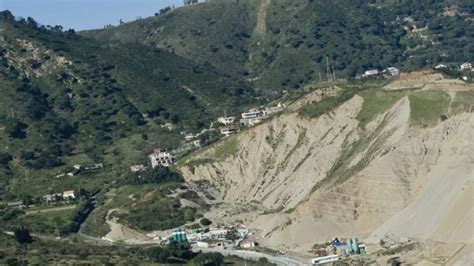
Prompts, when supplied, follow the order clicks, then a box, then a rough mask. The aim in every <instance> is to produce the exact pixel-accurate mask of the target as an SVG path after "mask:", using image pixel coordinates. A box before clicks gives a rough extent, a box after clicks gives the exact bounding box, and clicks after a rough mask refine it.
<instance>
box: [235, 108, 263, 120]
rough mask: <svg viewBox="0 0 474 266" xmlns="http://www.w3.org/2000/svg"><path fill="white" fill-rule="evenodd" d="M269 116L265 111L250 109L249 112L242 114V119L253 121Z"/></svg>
mask: <svg viewBox="0 0 474 266" xmlns="http://www.w3.org/2000/svg"><path fill="white" fill-rule="evenodd" d="M266 115H267V111H266V110H265V109H262V108H259V109H250V110H249V111H248V112H245V113H242V114H241V116H242V119H251V118H257V117H263V116H266Z"/></svg>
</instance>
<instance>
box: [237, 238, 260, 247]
mask: <svg viewBox="0 0 474 266" xmlns="http://www.w3.org/2000/svg"><path fill="white" fill-rule="evenodd" d="M255 246H257V243H255V242H254V241H250V240H247V239H245V240H242V241H240V243H239V247H241V248H253V247H255Z"/></svg>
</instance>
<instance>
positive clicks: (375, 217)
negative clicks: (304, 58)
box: [179, 71, 474, 265]
mask: <svg viewBox="0 0 474 266" xmlns="http://www.w3.org/2000/svg"><path fill="white" fill-rule="evenodd" d="M339 91H341V88H339V87H338V86H332V87H330V88H326V89H324V90H322V89H315V90H313V91H311V92H309V93H308V94H307V95H305V96H304V97H302V98H300V99H298V100H296V101H294V102H293V103H291V104H290V105H288V108H287V110H286V111H285V112H284V113H282V114H280V115H277V116H275V117H274V118H273V119H270V120H268V121H265V122H263V123H262V124H260V125H257V126H255V127H253V128H250V129H248V130H244V131H242V132H240V133H239V134H237V135H235V136H232V137H230V138H228V139H226V140H223V141H221V142H219V143H217V144H215V145H213V146H210V147H209V148H207V149H204V150H201V151H198V152H196V153H195V154H193V155H192V156H190V157H188V158H187V161H185V162H184V163H180V164H179V168H180V171H181V172H182V173H183V175H184V177H185V179H186V180H187V181H188V182H204V183H206V184H208V187H209V189H210V190H213V191H214V192H216V193H217V194H218V195H219V198H220V200H221V203H220V204H219V206H218V207H217V206H216V207H214V208H213V209H211V212H210V213H207V214H206V216H207V217H209V218H210V219H211V220H213V221H216V222H217V223H222V224H231V223H235V222H243V223H245V224H246V225H248V226H249V228H252V229H253V230H255V231H256V232H257V233H256V237H255V240H256V241H258V242H259V243H260V244H261V245H264V246H267V247H270V248H272V247H273V248H279V249H282V250H286V251H288V252H294V253H295V254H300V255H305V256H308V252H307V251H308V250H310V249H311V247H312V246H313V245H314V244H315V243H323V242H327V241H329V240H331V239H333V238H334V236H341V237H358V238H359V239H361V240H363V241H364V242H365V243H367V253H368V254H371V253H372V254H375V253H376V252H381V251H383V250H385V249H389V248H394V247H400V246H406V245H409V246H410V247H411V248H409V250H411V251H406V254H405V253H403V252H402V254H401V255H400V254H398V255H399V256H400V260H401V261H403V262H422V261H426V262H442V263H447V264H454V262H456V261H458V260H461V261H462V260H463V259H464V260H465V259H466V258H472V254H473V250H472V248H473V242H474V234H473V227H472V224H473V223H474V220H473V202H474V193H473V192H474V190H473V179H474V134H472V132H473V129H474V116H473V113H472V112H473V110H474V107H473V105H472V101H469V100H466V99H472V97H474V86H473V85H470V84H466V83H464V82H462V81H459V80H450V79H446V78H443V76H442V75H440V74H437V73H433V72H431V71H424V72H415V73H410V74H406V75H404V74H402V76H401V77H399V78H398V79H396V80H394V81H391V82H389V83H387V84H385V85H384V86H380V87H376V88H370V89H367V90H363V91H361V92H360V93H357V94H356V95H354V96H353V97H351V98H350V99H349V100H347V101H345V102H344V103H342V104H341V105H339V106H337V107H336V108H334V109H333V110H331V111H330V112H328V113H325V114H323V115H320V116H319V117H316V118H306V117H302V116H301V115H300V114H299V113H298V111H299V110H300V109H301V108H303V107H304V106H306V105H308V104H314V103H317V102H318V101H320V100H321V99H323V98H324V97H327V95H328V94H329V95H337V94H338V92H339ZM324 95H326V96H324ZM466 97H470V98H466ZM421 104H423V105H424V106H425V105H427V106H429V107H430V108H429V109H428V108H426V107H423V106H421ZM216 151H220V156H216ZM222 151H226V153H225V154H224V155H222ZM381 243H385V244H384V245H381ZM386 243H391V244H386ZM413 243H417V244H416V245H414V244H413ZM385 246H386V247H385ZM403 254H405V255H406V256H405V255H403ZM379 256H380V257H379ZM469 256H471V257H469ZM377 258H379V259H380V260H381V261H382V260H383V259H387V257H386V256H384V255H378V257H377ZM461 265H462V264H461Z"/></svg>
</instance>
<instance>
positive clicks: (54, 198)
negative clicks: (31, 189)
mask: <svg viewBox="0 0 474 266" xmlns="http://www.w3.org/2000/svg"><path fill="white" fill-rule="evenodd" d="M62 196H63V195H62V194H61V193H55V194H47V195H44V196H43V197H42V198H43V201H45V202H50V201H60V200H61V197H62Z"/></svg>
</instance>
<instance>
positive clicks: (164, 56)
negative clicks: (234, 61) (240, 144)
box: [0, 11, 256, 199]
mask: <svg viewBox="0 0 474 266" xmlns="http://www.w3.org/2000/svg"><path fill="white" fill-rule="evenodd" d="M0 24H1V25H0V26H1V28H2V34H1V35H0V38H1V40H2V42H1V44H0V91H1V93H2V97H1V98H0V146H1V147H2V148H1V149H0V157H1V159H2V160H0V183H1V184H2V186H1V188H0V199H11V198H14V197H22V196H24V195H27V194H31V195H32V196H40V195H43V194H46V193H50V192H55V191H56V192H57V191H63V190H67V189H72V188H75V187H83V188H85V189H87V190H92V189H94V188H97V187H100V186H101V185H103V184H106V183H110V182H112V181H114V180H117V179H120V177H123V176H124V175H123V174H124V173H125V172H127V171H129V170H128V167H129V166H130V165H131V164H136V163H144V162H145V160H147V158H146V155H147V154H148V153H149V152H150V151H151V150H152V149H153V148H155V147H161V148H168V149H173V148H178V146H179V145H180V142H181V140H182V136H181V135H180V134H179V132H180V131H182V130H186V131H188V132H189V131H191V132H192V131H198V130H201V129H202V128H206V127H208V126H209V124H210V122H211V121H212V120H214V119H215V118H216V117H217V116H218V115H220V114H222V113H223V112H224V111H228V112H236V111H237V110H240V109H242V108H244V107H247V106H249V105H250V104H252V103H254V102H256V100H255V98H254V96H255V92H254V91H253V89H252V88H251V87H250V86H249V84H248V83H247V82H246V81H244V80H241V79H239V78H235V77H233V76H232V75H228V74H225V73H223V72H222V71H221V70H218V69H217V68H215V67H213V66H210V65H206V64H199V63H194V62H192V61H189V60H188V59H183V58H180V57H178V56H176V55H174V54H172V53H169V52H167V51H165V50H161V49H158V48H152V47H149V46H146V45H143V44H137V43H130V44H113V45H112V44H106V43H103V42H100V41H96V40H93V39H88V38H84V37H82V36H79V35H77V34H75V33H74V32H73V31H72V30H69V31H62V28H61V27H60V26H56V27H49V26H48V27H47V26H39V25H38V24H37V23H36V22H35V21H34V20H33V19H31V18H28V19H27V20H24V19H17V20H15V18H14V17H13V16H12V14H11V13H9V12H8V11H5V12H2V13H1V14H0ZM164 125H167V126H166V127H165V126H164ZM97 163H102V164H103V165H104V169H102V170H101V169H97V170H94V171H84V172H83V173H81V174H80V175H79V176H74V177H71V176H63V177H60V178H55V176H56V175H58V174H61V173H65V172H67V171H68V169H71V168H72V165H75V164H81V165H85V166H87V165H94V164H97Z"/></svg>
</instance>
